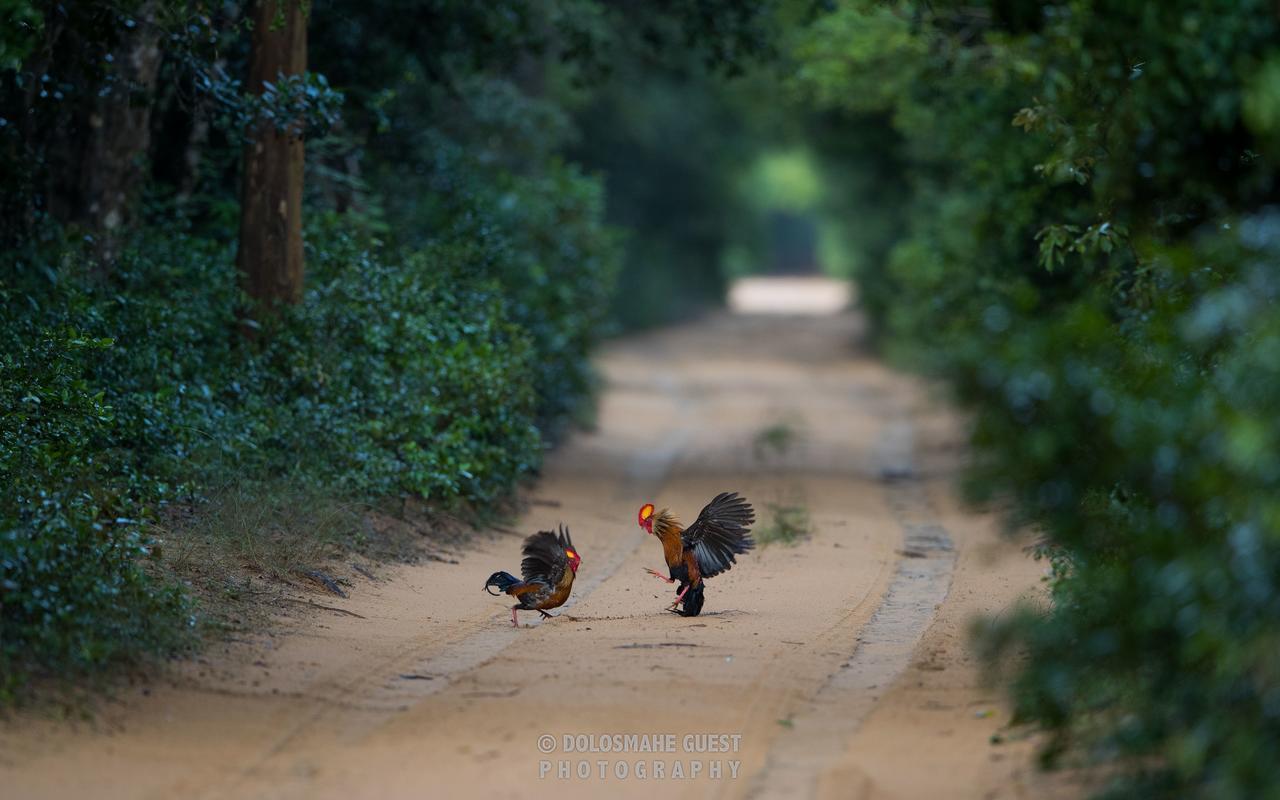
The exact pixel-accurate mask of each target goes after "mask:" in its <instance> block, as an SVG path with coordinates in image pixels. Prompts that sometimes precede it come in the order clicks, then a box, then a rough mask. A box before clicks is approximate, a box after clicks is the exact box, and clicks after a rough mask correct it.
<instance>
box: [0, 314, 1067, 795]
mask: <svg viewBox="0 0 1280 800" xmlns="http://www.w3.org/2000/svg"><path fill="white" fill-rule="evenodd" d="M857 326H858V320H857V318H856V317H854V316H852V315H841V316H827V317H810V318H803V317H786V316H733V315H729V314H725V315H721V316H717V317H713V318H710V319H707V320H704V321H702V322H699V323H697V324H693V325H689V326H686V327H681V328H675V329H671V330H667V331H663V332H660V333H656V334H652V335H648V336H644V337H640V338H634V339H630V340H627V341H624V342H620V343H617V344H615V345H613V346H611V347H610V348H609V349H608V350H607V352H605V353H604V354H603V356H602V358H601V366H602V368H603V370H604V372H605V373H606V375H607V377H608V381H609V389H608V391H607V393H606V394H605V396H604V400H603V406H602V409H601V416H600V426H599V430H598V431H597V432H595V433H592V434H583V435H578V436H576V437H574V438H573V440H572V441H571V442H570V443H569V444H568V445H567V446H565V447H563V448H562V449H560V450H559V451H557V452H556V453H555V454H554V455H553V456H552V458H551V459H550V462H549V464H548V467H547V470H546V474H545V476H544V478H543V479H542V480H541V481H540V482H539V483H538V485H537V487H536V489H535V491H534V492H533V494H532V498H533V500H534V502H533V504H531V505H530V506H529V509H530V510H529V511H528V513H527V514H526V515H525V517H524V519H523V520H522V521H521V525H520V527H521V530H524V531H533V530H535V529H537V528H539V527H549V526H552V525H554V524H556V523H558V522H561V521H565V522H567V523H569V525H570V526H571V528H572V531H573V536H574V540H575V543H576V544H577V545H578V548H579V551H580V552H581V553H582V555H583V559H584V560H583V565H582V569H581V571H580V573H579V579H578V584H577V585H576V586H575V587H574V596H573V599H572V600H571V601H570V605H569V606H568V607H566V609H565V612H566V614H567V615H569V616H567V617H565V618H561V619H556V620H553V621H550V622H545V623H543V622H538V621H536V620H535V619H534V617H535V616H536V615H533V614H530V615H527V616H525V617H524V620H527V621H528V623H529V624H528V627H522V628H521V629H518V630H517V629H514V628H512V626H511V625H510V623H509V611H508V607H507V605H506V604H505V603H503V602H502V601H501V600H500V599H495V598H491V597H488V596H487V595H486V594H485V593H484V592H483V591H481V588H480V587H481V584H482V583H483V581H484V578H485V577H486V576H487V575H488V574H489V573H490V572H492V571H493V570H495V569H507V570H511V571H517V568H518V566H519V552H518V550H519V539H518V538H516V537H514V536H510V535H505V536H504V535H495V536H493V537H492V538H489V539H484V538H481V539H480V540H478V541H475V542H474V543H473V544H472V545H470V546H468V549H467V550H466V551H465V552H461V551H460V552H457V553H456V554H454V555H455V556H456V558H457V559H458V562H459V563H457V564H456V565H455V564H441V563H427V564H424V565H421V566H411V567H403V568H396V569H394V570H389V571H387V572H386V573H385V574H384V575H382V576H381V577H380V578H379V580H377V581H370V580H368V579H365V578H362V577H359V576H357V575H355V574H354V573H353V575H352V579H353V580H354V581H356V585H355V587H354V590H353V592H352V596H351V598H350V599H349V600H337V599H334V598H319V599H321V601H322V602H324V603H326V604H330V605H333V606H340V607H342V608H344V609H346V610H348V611H351V612H354V613H356V614H359V615H360V617H359V618H358V617H353V616H347V615H342V614H336V613H331V612H318V613H317V614H316V615H315V616H312V617H309V618H307V619H304V620H302V621H301V622H299V623H297V624H296V625H295V626H293V627H294V628H295V629H294V630H292V631H290V632H289V633H287V634H284V635H278V636H273V637H262V638H260V639H258V640H255V641H253V642H246V643H239V644H233V645H231V646H229V647H227V648H224V649H222V650H221V652H216V653H212V654H210V655H209V656H208V657H207V658H206V659H202V660H201V661H200V662H198V663H193V664H190V665H186V666H183V667H181V668H180V669H179V674H178V676H177V677H176V678H175V679H173V680H172V681H167V682H165V683H164V684H163V685H158V686H155V687H152V688H151V689H150V690H149V693H148V694H147V695H146V696H143V695H142V694H141V693H140V692H131V693H130V696H129V697H126V698H124V699H123V701H122V702H120V703H118V704H116V705H114V706H112V707H110V708H109V709H107V710H106V711H105V712H104V713H103V714H102V716H101V718H100V719H99V720H98V721H97V722H96V723H94V724H92V725H80V726H78V727H74V728H71V727H68V726H67V725H65V724H54V723H49V722H33V721H31V720H19V721H17V722H15V723H10V724H8V725H7V726H6V727H5V728H4V730H3V732H2V733H0V787H3V790H2V793H3V795H4V797H6V798H26V797H95V798H109V797H121V798H124V797H128V798H168V797H184V798H257V797H264V798H265V797H270V798H275V797H280V798H309V799H314V798H331V797H332V798H343V799H344V800H349V799H350V798H362V797H371V798H375V797H376V798H381V797H395V798H398V797H404V798H422V797H441V798H444V797H464V796H479V797H537V796H552V795H555V796H558V797H596V796H604V795H605V793H606V792H607V793H608V795H609V796H635V797H639V796H645V797H651V796H653V795H654V793H655V792H657V793H660V794H661V795H663V796H664V797H672V796H675V797H708V796H714V797H810V796H822V797H860V798H861V797H867V798H872V797H874V798H882V797H883V798H889V797H894V798H917V797H918V798H950V797H955V798H970V797H972V798H1012V797H1045V796H1047V789H1048V787H1046V786H1045V785H1044V784H1043V781H1042V780H1041V779H1040V778H1039V777H1038V776H1036V775H1035V774H1034V772H1033V770H1032V769H1031V767H1030V766H1029V756H1030V746H1029V745H1028V744H1027V743H1025V742H1021V743H1014V744H1003V745H992V744H990V743H989V739H990V737H991V736H992V734H994V733H997V732H998V731H999V730H1000V727H1001V725H1002V723H1003V722H1004V721H1005V720H1006V719H1007V713H1006V712H1005V711H1004V709H1003V707H1002V706H1001V703H1000V695H999V692H998V691H996V690H993V689H988V688H984V687H983V686H982V685H981V683H980V682H979V679H978V675H977V672H976V668H975V664H974V663H973V660H972V658H971V656H970V655H969V653H968V651H967V649H966V644H965V642H966V633H967V628H968V625H969V623H970V621H971V619H972V617H973V615H975V614H977V613H980V612H994V611H998V610H1000V609H1001V608H1004V607H1006V606H1007V605H1008V604H1009V603H1011V602H1012V601H1013V600H1014V599H1015V598H1016V597H1017V596H1019V595H1021V594H1024V593H1026V592H1028V591H1032V590H1033V589H1034V587H1035V585H1036V582H1037V580H1038V577H1039V575H1040V567H1039V566H1038V565H1036V564H1034V563H1033V562H1031V561H1030V560H1029V559H1028V558H1026V557H1025V556H1024V555H1023V554H1022V552H1021V550H1020V548H1019V546H1018V545H1016V544H1012V543H1009V542H1005V541H1002V540H1000V538H999V537H998V536H997V534H996V528H997V526H996V524H995V523H994V521H993V520H991V519H989V518H985V517H981V516H974V515H971V514H968V513H965V512H964V511H962V510H960V509H958V508H957V507H956V504H955V503H954V501H953V500H952V499H951V495H950V491H949V480H950V478H951V476H952V473H953V470H954V468H955V465H956V464H957V463H958V460H959V458H960V457H961V450H960V447H959V435H958V432H957V429H956V426H955V423H954V421H953V420H952V419H951V418H950V417H949V416H948V415H946V414H945V413H942V412H940V411H939V410H938V409H937V408H936V406H934V405H932V404H930V403H929V402H928V400H927V398H926V396H925V393H924V391H923V390H922V388H921V387H920V386H919V385H918V384H917V383H915V382H913V381H912V380H909V379H907V378H905V377H903V376H901V375H898V374H895V373H893V372H891V371H889V370H887V369H886V368H885V367H884V366H882V365H881V364H880V363H879V362H877V361H875V360H873V359H871V358H870V357H868V356H866V355H864V354H860V353H859V351H858V350H857V349H856V347H855V345H854V344H853V343H854V341H855V339H856V332H857V331H856V328H857ZM780 425H781V426H782V427H783V428H785V429H787V430H789V431H792V432H795V433H796V434H797V436H796V437H794V441H793V442H791V443H790V446H788V447H787V448H785V450H784V451H779V450H777V449H772V448H768V447H766V448H764V449H761V447H759V446H758V444H759V443H758V442H757V437H758V435H759V434H760V432H761V431H762V430H765V429H768V428H770V427H771V426H772V427H775V428H777V426H780ZM730 489H732V490H738V491H741V492H744V493H745V494H746V495H747V497H748V498H749V499H750V500H752V501H753V502H754V503H755V505H756V508H757V511H758V514H759V515H760V516H761V517H762V518H763V521H764V522H765V523H767V522H768V521H769V520H770V518H771V516H772V515H771V513H770V504H777V505H787V506H795V507H800V508H803V509H805V510H806V511H807V514H808V516H809V519H810V521H811V523H812V527H813V535H812V536H811V538H809V539H808V540H806V541H803V542H802V543H800V544H798V545H796V546H794V547H787V546H784V545H771V546H768V547H764V548H761V549H759V550H757V551H755V552H754V553H752V554H749V555H748V556H746V557H745V558H743V559H742V560H741V561H740V563H739V565H738V566H737V567H736V568H735V569H734V570H733V571H731V572H729V573H727V574H725V575H722V576H719V577H717V578H715V579H713V580H712V581H710V583H709V584H708V589H707V602H706V610H705V613H704V614H703V615H702V616H700V617H697V618H692V619H685V618H681V617H677V616H675V615H672V614H669V613H667V612H665V611H664V610H663V609H664V605H665V603H666V602H667V600H668V596H669V591H670V590H669V588H668V587H667V586H666V585H665V584H662V583H660V582H659V581H657V580H656V579H654V578H652V577H650V576H648V575H647V574H645V573H644V572H643V569H642V568H643V567H646V566H650V567H660V566H661V553H660V548H659V546H658V544H657V543H656V542H655V541H654V540H652V539H649V538H646V537H645V535H644V534H643V533H642V532H641V531H640V530H639V529H638V528H637V527H636V525H635V521H634V520H635V512H636V509H637V508H638V507H639V506H640V505H641V504H642V503H643V502H644V501H646V500H653V501H654V502H656V503H658V504H659V505H660V506H670V507H672V508H673V509H674V510H675V511H676V512H677V513H678V514H680V515H681V516H683V517H684V518H685V519H686V521H688V520H689V519H691V518H692V517H693V516H694V515H696V513H697V511H698V509H699V508H700V507H701V506H702V504H703V503H704V502H705V501H706V500H708V499H710V497H711V496H712V495H713V494H714V493H716V492H717V491H720V490H730ZM524 620H522V621H524ZM628 733H635V734H649V735H665V734H671V735H673V736H672V738H673V739H674V744H675V748H676V752H664V753H646V752H639V753H625V754H617V753H591V754H587V755H585V756H584V755H581V754H578V753H565V752H564V745H565V739H564V737H565V736H566V735H570V736H574V735H578V734H584V735H591V734H595V735H597V736H599V735H603V734H628ZM700 733H714V734H730V735H736V736H738V737H740V738H739V739H737V750H736V752H728V753H705V752H703V753H698V752H693V753H690V752H686V751H685V748H686V746H689V747H694V748H700V747H702V746H703V745H704V742H703V740H701V739H697V738H695V739H692V740H689V741H687V742H686V740H685V736H686V735H687V734H700ZM544 735H546V736H549V737H551V741H552V742H553V744H554V751H553V752H551V753H546V754H544V753H543V752H541V751H540V749H539V737H540V736H544ZM637 741H638V742H639V741H641V740H637ZM649 741H650V742H654V741H657V742H660V743H661V742H665V741H666V740H657V739H650V740H649ZM543 745H544V746H545V740H544V742H543ZM730 746H731V747H732V745H730ZM543 761H546V762H548V763H547V764H543V763H542V762H543ZM562 761H563V762H565V766H564V767H562V766H561V762H562ZM580 762H586V767H587V769H588V771H589V773H590V775H589V777H585V778H584V777H581V776H580V772H579V770H580V769H582V765H581V764H580ZM600 762H604V764H603V767H604V770H605V773H604V776H603V777H602V775H601V773H600V770H601V766H602V765H601V763H600ZM619 762H621V763H622V764H623V766H620V765H619ZM655 762H661V767H660V768H661V769H662V772H663V774H662V776H661V777H659V776H657V775H656V774H655V773H656V771H657V770H658V769H659V767H658V766H657V764H656V763H655ZM677 764H678V765H679V766H677ZM717 764H718V766H717ZM637 765H641V766H640V768H641V769H643V770H644V777H643V778H642V777H640V775H639V774H638V773H637ZM695 765H696V766H695ZM624 767H625V769H626V776H625V777H620V774H621V770H622V769H623V768H624ZM562 769H564V770H565V771H566V772H567V774H565V773H562V772H561V770H562ZM717 769H718V770H719V775H718V776H716V775H713V774H711V773H712V771H713V770H717ZM542 770H548V771H549V772H548V774H545V775H542V776H540V771H542ZM677 770H679V771H680V772H682V773H683V777H677V775H676V773H677ZM695 770H696V771H697V772H696V774H695Z"/></svg>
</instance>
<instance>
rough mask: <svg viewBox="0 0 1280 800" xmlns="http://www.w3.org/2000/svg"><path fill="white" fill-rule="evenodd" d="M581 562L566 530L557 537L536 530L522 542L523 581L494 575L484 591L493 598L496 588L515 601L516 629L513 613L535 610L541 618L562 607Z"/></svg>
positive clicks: (506, 575) (513, 623) (521, 572)
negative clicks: (550, 610)
mask: <svg viewBox="0 0 1280 800" xmlns="http://www.w3.org/2000/svg"><path fill="white" fill-rule="evenodd" d="M581 563H582V559H581V558H580V557H579V556H578V552H577V551H576V550H574V549H573V540H572V539H570V538H569V529H568V528H566V527H565V526H563V525H561V526H560V533H559V535H557V534H554V533H552V532H551V531H538V532H537V533H535V534H534V535H532V536H530V537H529V538H528V539H525V540H524V560H522V561H521V562H520V574H521V575H522V576H524V580H520V579H519V578H517V577H516V576H514V575H512V574H510V573H508V572H495V573H493V574H492V575H490V576H489V580H487V581H485V583H484V590H485V591H486V592H489V594H491V595H493V596H494V597H497V596H498V594H497V593H494V592H492V591H490V590H491V589H497V590H498V593H506V594H509V595H511V596H512V597H514V598H516V600H517V601H519V602H517V603H516V604H515V605H514V606H512V607H511V624H512V625H515V626H516V627H517V628H518V627H520V623H519V622H518V621H517V620H516V611H517V610H524V611H537V612H538V613H539V614H541V615H542V616H543V617H550V616H551V615H550V614H548V613H547V611H546V609H548V608H559V607H560V606H562V605H564V601H566V600H568V599H569V592H570V590H572V589H573V579H574V577H575V576H577V574H578V565H579V564H581Z"/></svg>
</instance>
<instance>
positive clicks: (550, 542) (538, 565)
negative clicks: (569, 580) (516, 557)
mask: <svg viewBox="0 0 1280 800" xmlns="http://www.w3.org/2000/svg"><path fill="white" fill-rule="evenodd" d="M561 537H564V538H567V535H566V534H565V533H563V532H562V533H561ZM561 537H557V536H556V535H555V534H554V533H552V532H551V531H538V532H537V533H535V534H534V535H532V536H530V537H529V538H528V539H525V540H524V560H522V561H521V562H520V575H521V576H522V577H523V578H524V581H525V583H533V582H534V581H537V582H541V583H545V584H546V585H548V586H558V585H559V583H560V579H561V578H563V577H564V571H565V570H567V569H568V568H569V557H568V556H567V555H565V553H564V546H563V545H561V544H560V542H561Z"/></svg>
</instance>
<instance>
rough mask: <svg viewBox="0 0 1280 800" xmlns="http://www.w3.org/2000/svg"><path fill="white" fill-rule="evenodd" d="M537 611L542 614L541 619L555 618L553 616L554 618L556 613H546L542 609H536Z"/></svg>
mask: <svg viewBox="0 0 1280 800" xmlns="http://www.w3.org/2000/svg"><path fill="white" fill-rule="evenodd" d="M538 613H539V614H541V615H542V618H543V619H555V618H556V615H555V614H548V613H547V612H545V611H543V610H542V609H538Z"/></svg>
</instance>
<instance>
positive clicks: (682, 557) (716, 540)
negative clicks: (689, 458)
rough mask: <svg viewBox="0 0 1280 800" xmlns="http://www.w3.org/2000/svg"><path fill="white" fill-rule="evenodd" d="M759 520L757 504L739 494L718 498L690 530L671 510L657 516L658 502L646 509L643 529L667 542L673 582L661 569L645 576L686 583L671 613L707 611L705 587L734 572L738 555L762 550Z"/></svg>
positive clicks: (690, 614)
mask: <svg viewBox="0 0 1280 800" xmlns="http://www.w3.org/2000/svg"><path fill="white" fill-rule="evenodd" d="M755 521H756V515H755V512H754V511H753V510H752V509H751V504H750V503H748V502H747V501H746V499H745V498H742V497H739V496H738V493H737V492H723V493H721V494H718V495H716V497H715V499H714V500H712V501H711V502H710V503H707V507H706V508H704V509H702V513H701V514H699V515H698V519H697V520H695V521H694V523H693V524H692V525H690V526H689V527H687V528H682V527H681V526H680V523H679V521H677V520H676V518H675V517H674V516H673V515H672V514H671V512H670V511H668V510H667V509H665V508H664V509H662V510H661V511H658V512H657V513H654V509H653V503H645V504H644V505H643V506H641V507H640V515H639V522H640V527H641V528H644V529H645V530H646V531H648V532H649V533H651V534H653V535H654V536H657V537H658V539H659V541H661V542H662V554H663V556H664V557H665V558H666V560H667V570H668V571H669V572H670V575H671V577H667V576H665V575H663V574H662V573H660V572H658V571H657V570H652V569H648V568H646V569H645V571H646V572H648V573H649V574H650V575H654V576H656V577H658V578H661V579H662V580H664V581H666V582H667V583H675V582H676V581H679V582H680V585H679V587H677V589H676V600H675V602H674V603H672V604H671V606H670V607H669V608H668V609H667V610H668V611H676V607H677V606H680V605H681V604H682V603H683V604H684V606H683V609H682V610H681V611H678V612H676V613H678V614H681V615H682V616H686V617H696V616H698V614H700V613H701V612H702V602H703V599H704V598H703V585H702V582H703V581H704V580H706V579H707V578H712V577H715V576H716V575H719V574H720V573H721V572H725V571H727V570H729V569H730V568H732V567H733V565H734V563H735V561H736V559H735V556H737V555H741V554H742V553H745V552H747V551H748V550H750V549H752V548H753V547H755V546H756V543H755V541H754V540H753V539H752V538H751V527H750V526H751V524H752V523H754V522H755Z"/></svg>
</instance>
